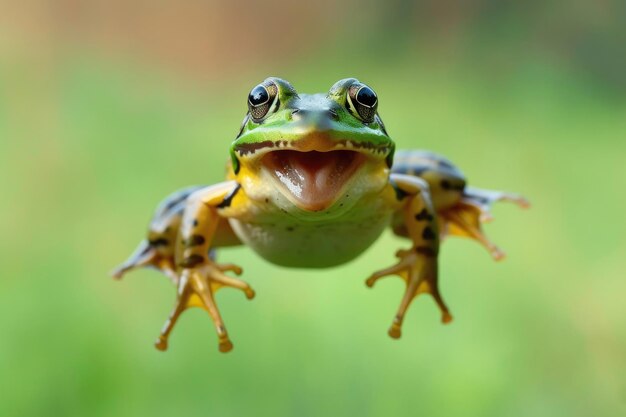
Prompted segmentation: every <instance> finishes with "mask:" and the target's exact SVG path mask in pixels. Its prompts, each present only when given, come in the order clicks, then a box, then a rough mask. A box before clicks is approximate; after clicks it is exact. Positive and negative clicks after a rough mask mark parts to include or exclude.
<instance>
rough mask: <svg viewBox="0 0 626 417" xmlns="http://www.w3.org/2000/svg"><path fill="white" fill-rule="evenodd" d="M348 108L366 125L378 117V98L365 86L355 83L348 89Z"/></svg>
mask: <svg viewBox="0 0 626 417" xmlns="http://www.w3.org/2000/svg"><path fill="white" fill-rule="evenodd" d="M346 107H347V108H348V110H350V112H352V114H354V115H355V116H356V117H358V118H359V119H361V120H362V121H363V122H365V123H371V122H373V121H374V117H375V116H376V109H377V108H378V96H376V93H375V92H374V90H372V89H371V88H369V87H368V86H366V85H365V84H361V83H355V84H353V85H351V86H350V88H349V89H348V94H347V100H346Z"/></svg>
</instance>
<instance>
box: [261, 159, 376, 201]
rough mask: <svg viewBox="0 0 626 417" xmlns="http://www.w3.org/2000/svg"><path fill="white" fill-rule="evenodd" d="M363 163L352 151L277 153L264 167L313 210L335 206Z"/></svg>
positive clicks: (266, 160) (291, 193)
mask: <svg viewBox="0 0 626 417" xmlns="http://www.w3.org/2000/svg"><path fill="white" fill-rule="evenodd" d="M364 161H365V156H364V155H362V154H361V153H359V152H356V151H350V150H334V151H329V152H318V151H308V152H299V151H294V150H278V151H272V152H269V153H268V154H267V155H265V156H264V157H263V165H264V166H265V168H267V169H268V170H269V171H270V172H271V173H272V175H273V176H274V177H275V178H276V179H277V180H278V181H279V182H280V183H281V184H282V186H283V187H284V188H286V190H287V191H288V192H289V194H290V195H291V196H293V197H294V199H295V200H296V202H297V203H298V205H299V206H300V207H302V208H304V209H305V210H310V211H319V210H323V209H325V208H327V207H329V206H330V205H332V203H333V202H335V201H336V200H337V198H338V196H339V195H340V193H341V192H342V191H343V190H344V188H345V187H346V185H347V184H348V183H349V181H350V179H351V178H352V177H353V176H354V173H355V172H356V171H357V170H358V169H359V167H360V166H361V165H362V164H363V162H364Z"/></svg>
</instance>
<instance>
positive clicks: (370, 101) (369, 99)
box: [356, 86, 378, 107]
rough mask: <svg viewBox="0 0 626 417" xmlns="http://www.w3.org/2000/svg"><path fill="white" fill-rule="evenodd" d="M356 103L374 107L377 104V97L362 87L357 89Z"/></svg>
mask: <svg viewBox="0 0 626 417" xmlns="http://www.w3.org/2000/svg"><path fill="white" fill-rule="evenodd" d="M356 101H358V102H359V104H362V105H364V106H367V107H374V106H375V105H376V103H377V102H378V97H376V93H375V92H374V90H372V89H371V88H369V87H367V86H363V87H361V88H359V91H358V92H357V93H356Z"/></svg>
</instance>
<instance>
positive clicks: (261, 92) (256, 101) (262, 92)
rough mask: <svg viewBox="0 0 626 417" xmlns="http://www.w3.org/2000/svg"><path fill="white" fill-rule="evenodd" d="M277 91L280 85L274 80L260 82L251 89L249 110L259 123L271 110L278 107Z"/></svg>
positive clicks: (253, 118)
mask: <svg viewBox="0 0 626 417" xmlns="http://www.w3.org/2000/svg"><path fill="white" fill-rule="evenodd" d="M277 93H278V87H276V84H274V83H272V82H269V83H263V84H259V85H257V86H256V87H254V88H253V89H252V91H250V94H249V95H248V110H249V111H250V116H251V117H252V120H254V121H255V122H256V123H259V122H261V121H262V120H263V119H264V118H265V117H266V116H267V115H268V114H269V113H270V110H272V109H276V105H277V104H278V100H277Z"/></svg>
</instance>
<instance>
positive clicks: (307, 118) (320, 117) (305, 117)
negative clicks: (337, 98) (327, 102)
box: [291, 108, 339, 125]
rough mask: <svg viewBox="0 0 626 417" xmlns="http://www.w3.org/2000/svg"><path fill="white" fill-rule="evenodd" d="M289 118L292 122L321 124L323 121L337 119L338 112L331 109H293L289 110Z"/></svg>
mask: <svg viewBox="0 0 626 417" xmlns="http://www.w3.org/2000/svg"><path fill="white" fill-rule="evenodd" d="M291 120H293V121H294V122H303V123H307V124H312V125H321V124H324V122H325V121H328V120H333V121H337V120H339V114H338V113H337V111H335V110H333V109H330V108H329V109H319V110H318V109H316V110H310V109H295V110H294V111H292V112H291Z"/></svg>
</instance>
